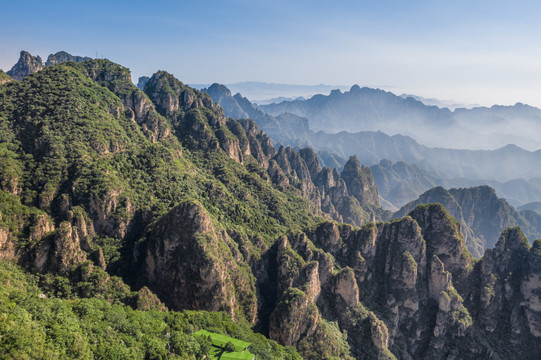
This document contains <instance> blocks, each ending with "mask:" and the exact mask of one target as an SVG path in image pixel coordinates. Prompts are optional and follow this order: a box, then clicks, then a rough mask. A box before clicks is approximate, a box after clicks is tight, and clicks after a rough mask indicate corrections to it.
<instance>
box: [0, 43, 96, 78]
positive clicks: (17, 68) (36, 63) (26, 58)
mask: <svg viewBox="0 0 541 360" xmlns="http://www.w3.org/2000/svg"><path fill="white" fill-rule="evenodd" d="M86 60H91V58H89V57H86V56H74V55H71V54H68V53H67V52H65V51H59V52H57V53H56V54H50V55H49V56H48V57H47V61H45V63H43V60H41V57H40V56H39V55H38V56H32V55H31V54H30V53H29V52H28V51H24V50H23V51H21V54H20V57H19V60H18V61H17V63H16V64H15V65H13V67H12V68H11V70H9V71H8V72H7V74H8V75H9V76H11V77H12V78H13V79H15V80H19V81H20V80H22V79H24V78H25V77H26V76H28V75H30V74H33V73H35V72H38V71H40V70H41V69H43V68H45V67H46V66H52V65H56V64H61V63H63V62H66V61H75V62H82V61H86Z"/></svg>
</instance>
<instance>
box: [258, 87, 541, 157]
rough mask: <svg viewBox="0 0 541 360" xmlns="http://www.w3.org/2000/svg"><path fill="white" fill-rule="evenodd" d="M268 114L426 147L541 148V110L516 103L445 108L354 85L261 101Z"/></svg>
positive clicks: (320, 128) (317, 127)
mask: <svg viewBox="0 0 541 360" xmlns="http://www.w3.org/2000/svg"><path fill="white" fill-rule="evenodd" d="M261 109H262V110H263V111H265V112H267V113H269V114H271V115H279V114H281V113H285V112H288V113H292V114H295V115H298V116H302V117H305V118H307V119H309V122H310V127H311V128H312V129H314V130H316V131H317V130H322V131H326V132H335V133H336V132H340V131H349V132H358V131H378V130H379V131H383V132H384V133H386V134H389V135H394V134H401V135H407V136H410V137H412V138H413V139H415V140H417V141H419V142H420V143H422V144H424V145H428V146H437V147H445V148H453V149H496V148H499V147H502V146H505V145H507V144H515V145H517V146H520V147H522V148H525V149H529V150H537V149H540V148H541V139H540V138H539V137H538V136H537V134H539V133H540V132H541V110H540V109H538V108H535V107H532V106H528V105H524V104H521V103H517V104H516V105H514V106H498V105H495V106H492V107H491V108H486V107H477V108H472V109H464V108H459V109H455V110H454V111H451V110H449V109H447V108H439V107H437V106H428V105H425V104H424V103H422V102H421V101H418V100H416V99H414V98H412V97H407V98H404V97H402V96H397V95H395V94H393V93H391V92H388V91H384V90H379V89H372V88H367V87H363V88H361V87H359V86H358V85H354V86H353V87H351V89H350V90H349V91H346V92H341V91H339V90H333V91H332V92H331V93H330V95H315V96H313V97H311V98H310V99H307V100H294V101H283V102H281V103H278V104H269V105H261Z"/></svg>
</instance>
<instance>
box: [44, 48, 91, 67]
mask: <svg viewBox="0 0 541 360" xmlns="http://www.w3.org/2000/svg"><path fill="white" fill-rule="evenodd" d="M87 60H92V58H90V57H88V56H77V55H71V54H69V53H67V52H65V51H59V52H57V53H56V54H51V55H49V57H47V61H46V62H45V66H53V65H57V64H62V63H64V62H66V61H73V62H77V63H80V62H83V61H87Z"/></svg>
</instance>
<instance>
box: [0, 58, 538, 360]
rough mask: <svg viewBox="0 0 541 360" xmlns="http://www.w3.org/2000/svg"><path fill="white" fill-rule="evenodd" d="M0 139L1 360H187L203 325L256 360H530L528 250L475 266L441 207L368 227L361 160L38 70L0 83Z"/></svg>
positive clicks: (167, 92)
mask: <svg viewBox="0 0 541 360" xmlns="http://www.w3.org/2000/svg"><path fill="white" fill-rule="evenodd" d="M0 130H1V131H0V136H1V137H0V186H1V188H0V189H1V192H0V194H1V200H2V201H1V202H0V205H1V208H0V211H1V214H2V217H1V219H0V255H1V257H2V260H1V265H2V268H1V269H0V270H1V271H0V276H1V279H2V292H1V293H0V312H1V313H0V324H1V326H0V331H2V336H1V337H0V341H2V342H3V344H5V345H4V347H3V350H2V351H4V353H2V356H4V357H7V358H19V357H23V356H28V357H38V358H39V357H40V356H41V357H49V356H50V357H55V356H56V357H59V358H68V357H78V358H89V357H90V358H91V357H99V356H103V357H110V358H115V357H116V358H126V357H132V358H149V359H150V358H152V359H158V358H160V357H162V358H163V357H164V356H170V357H173V356H177V357H180V358H190V356H191V357H192V358H193V357H195V358H198V357H201V356H202V355H201V354H204V351H205V343H204V341H203V342H198V341H195V342H194V339H193V337H192V335H191V334H192V333H193V332H194V331H195V330H197V329H201V328H205V329H207V330H210V331H214V332H220V333H225V334H228V335H230V336H234V337H235V336H236V337H238V338H240V339H243V340H246V341H249V342H253V343H254V344H255V346H254V349H253V352H254V353H255V354H256V356H257V358H260V359H273V358H274V359H277V358H289V359H293V358H298V355H297V353H296V351H297V352H298V354H300V356H302V357H303V358H305V359H349V358H356V359H393V358H400V359H447V358H461V359H477V358H479V357H482V358H488V357H489V356H491V357H492V358H495V359H510V358H512V359H536V358H538V357H539V356H540V355H541V348H540V347H539V344H540V342H539V337H540V336H541V335H540V334H541V328H540V326H539V324H540V323H541V322H540V321H539V319H540V316H541V312H540V310H539V309H538V307H537V305H536V304H537V303H538V302H539V298H538V297H539V296H538V294H537V292H536V291H535V289H536V287H537V286H538V282H539V278H540V276H541V275H540V272H541V270H540V269H539V266H538V265H537V263H538V262H539V259H537V257H539V254H538V253H539V249H538V248H539V246H540V245H539V243H538V242H536V243H534V246H533V247H532V248H531V249H530V246H529V244H528V242H527V240H526V239H525V237H524V235H523V234H522V233H521V231H520V230H519V229H517V228H515V229H511V230H506V231H504V232H503V234H502V235H501V237H500V239H499V240H498V243H497V244H496V247H495V248H494V249H493V250H489V251H487V253H486V255H485V256H484V257H483V258H482V259H481V260H478V261H477V260H474V259H473V258H472V256H471V255H470V253H469V251H468V250H467V249H466V246H465V244H464V239H463V235H462V234H461V232H460V226H459V224H458V222H457V221H456V220H455V219H454V218H452V217H451V216H450V215H449V213H448V212H447V211H446V210H445V208H444V207H443V206H441V205H426V206H420V207H416V208H415V209H413V210H412V211H411V212H409V213H408V214H407V216H405V217H403V218H401V219H397V220H393V221H391V222H383V221H379V220H381V219H384V218H386V217H387V216H388V213H387V212H385V211H383V210H382V209H381V208H380V207H379V199H378V192H377V188H376V187H375V186H374V181H373V178H372V175H371V172H370V171H369V169H368V168H366V167H363V166H361V164H360V161H359V159H358V158H356V157H351V158H349V160H348V161H347V163H346V164H345V166H344V169H343V171H342V172H341V173H338V171H336V169H331V168H322V167H321V166H320V163H319V160H318V158H317V156H316V154H315V152H314V151H312V150H310V149H302V150H300V151H295V150H293V149H292V148H287V147H280V148H278V149H276V148H274V147H273V146H272V143H271V140H270V138H269V137H268V136H267V135H265V134H264V133H262V132H260V131H259V129H258V128H257V125H256V124H255V123H254V122H253V121H250V120H242V121H237V120H233V119H227V118H226V116H225V115H224V113H223V109H222V108H221V107H220V106H218V105H216V104H215V103H214V102H213V101H212V99H211V98H210V96H209V95H207V94H205V93H202V92H199V91H197V90H194V89H192V88H190V87H188V86H186V85H184V84H183V83H182V82H180V81H179V80H177V79H175V78H174V77H173V76H172V75H170V74H168V73H167V72H164V71H158V72H157V73H155V74H154V75H153V76H152V77H151V78H150V79H149V80H148V81H147V82H146V84H145V86H144V92H143V91H141V90H140V89H138V88H136V87H135V86H134V85H133V84H132V82H131V77H130V74H129V70H128V69H126V68H124V67H122V66H119V65H117V64H114V63H112V62H110V61H107V60H87V61H84V62H81V63H74V62H66V63H62V64H58V65H53V66H50V67H46V68H44V69H43V70H41V71H38V72H36V73H34V74H32V75H29V76H27V77H25V78H24V80H22V81H10V82H6V83H4V84H2V85H0ZM342 221H345V222H349V223H354V224H355V225H351V224H347V223H342ZM359 225H361V226H359ZM13 263H17V264H18V266H20V267H18V266H16V265H14V264H13ZM21 268H23V269H25V270H24V271H23V270H21ZM30 273H32V274H34V275H30ZM510 273H511V274H512V276H509V274H510ZM40 294H44V295H45V296H46V297H42V296H40ZM164 306H167V307H169V309H171V310H173V311H168V312H163V310H165V309H164ZM136 309H138V310H136ZM192 310H197V311H200V310H206V311H212V312H215V311H221V312H225V313H226V314H227V315H224V314H223V313H220V314H217V313H211V314H207V313H202V312H193V311H192ZM144 311H146V312H144ZM175 311H183V312H175ZM41 315H42V316H41ZM60 315H62V316H60ZM232 321H234V322H235V323H234V324H233V323H232ZM88 322H91V323H94V324H95V325H94V326H93V327H89V325H88ZM145 326H146V327H145ZM250 328H251V329H252V330H254V331H257V332H259V333H261V334H263V335H265V336H267V337H269V338H271V339H273V340H275V341H277V342H278V343H279V344H281V345H285V346H292V347H295V349H296V350H293V348H284V347H282V346H279V345H277V344H276V343H274V342H273V341H271V340H267V339H265V338H264V337H263V335H261V334H260V335H257V334H254V333H253V332H252V330H251V329H250ZM61 332H67V333H65V334H63V335H59V333H61ZM167 333H169V334H170V335H171V339H169V340H167ZM24 334H32V335H33V336H35V338H36V341H35V342H34V344H33V345H35V346H30V345H25V344H27V343H25V341H26V340H25V339H27V336H23V335H24ZM173 337H174V339H173ZM78 338H84V341H83V340H81V341H76V339H78ZM75 344H77V346H78V347H74V346H75ZM68 349H70V351H71V352H69V351H68ZM183 352H185V353H183Z"/></svg>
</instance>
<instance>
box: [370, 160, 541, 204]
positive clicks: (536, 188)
mask: <svg viewBox="0 0 541 360" xmlns="http://www.w3.org/2000/svg"><path fill="white" fill-rule="evenodd" d="M370 170H372V174H373V175H374V180H375V182H376V185H377V187H378V190H379V194H380V195H381V196H382V197H383V198H384V199H385V200H387V201H388V202H390V203H391V204H392V205H393V206H395V207H397V208H399V207H401V206H403V205H404V204H406V203H407V202H409V201H412V200H415V199H416V198H417V197H418V196H419V195H420V194H422V193H423V192H425V191H427V190H429V189H431V188H433V187H436V186H443V187H445V188H453V187H454V188H463V187H472V186H479V185H490V186H491V187H493V188H494V189H495V190H496V193H497V194H498V196H500V197H502V198H505V199H506V200H507V201H508V202H509V203H510V204H511V205H513V206H519V205H521V204H527V203H529V202H531V201H532V199H541V179H540V178H534V179H529V180H525V179H515V180H510V181H506V182H498V181H494V180H472V179H467V178H452V179H446V178H442V177H440V176H438V175H437V174H436V173H433V172H430V171H427V170H425V169H422V168H420V167H419V166H417V165H414V164H408V163H405V162H403V161H399V162H395V163H393V162H392V161H389V160H382V161H380V162H379V163H378V164H375V165H372V166H371V167H370ZM529 205H530V206H525V207H523V208H522V207H521V208H519V209H520V210H525V209H531V210H536V209H537V210H539V209H541V207H539V208H535V205H533V204H529ZM387 207H388V206H387ZM388 208H389V209H390V210H392V208H390V207H388Z"/></svg>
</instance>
